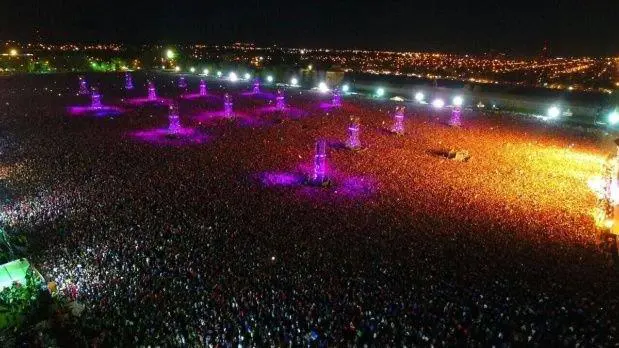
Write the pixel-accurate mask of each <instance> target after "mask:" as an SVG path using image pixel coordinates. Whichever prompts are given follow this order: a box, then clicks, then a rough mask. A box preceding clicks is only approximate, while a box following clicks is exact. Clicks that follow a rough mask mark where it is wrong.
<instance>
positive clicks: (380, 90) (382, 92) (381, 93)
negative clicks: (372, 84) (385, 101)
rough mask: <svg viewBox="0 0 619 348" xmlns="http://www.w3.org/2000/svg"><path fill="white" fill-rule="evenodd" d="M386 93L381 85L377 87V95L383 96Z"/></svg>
mask: <svg viewBox="0 0 619 348" xmlns="http://www.w3.org/2000/svg"><path fill="white" fill-rule="evenodd" d="M384 95H385V89H384V88H382V87H379V88H378V89H376V96H377V97H379V98H381V97H383V96H384Z"/></svg>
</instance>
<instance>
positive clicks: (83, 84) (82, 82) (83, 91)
mask: <svg viewBox="0 0 619 348" xmlns="http://www.w3.org/2000/svg"><path fill="white" fill-rule="evenodd" d="M79 81H80V90H79V94H80V95H88V94H90V90H89V89H88V82H86V78H84V77H83V76H80V77H79Z"/></svg>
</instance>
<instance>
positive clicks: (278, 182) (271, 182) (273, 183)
mask: <svg viewBox="0 0 619 348" xmlns="http://www.w3.org/2000/svg"><path fill="white" fill-rule="evenodd" d="M260 181H261V182H262V184H263V185H264V186H266V187H289V186H299V185H301V184H302V183H303V176H302V175H299V174H296V173H287V172H266V173H262V174H261V175H260Z"/></svg>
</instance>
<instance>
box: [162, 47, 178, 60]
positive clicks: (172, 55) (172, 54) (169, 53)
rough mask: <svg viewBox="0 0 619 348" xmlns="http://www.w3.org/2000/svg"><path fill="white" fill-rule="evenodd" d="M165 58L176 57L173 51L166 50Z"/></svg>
mask: <svg viewBox="0 0 619 348" xmlns="http://www.w3.org/2000/svg"><path fill="white" fill-rule="evenodd" d="M165 56H166V57H167V58H168V59H174V57H176V54H175V53H174V51H172V50H171V49H168V50H167V51H166V52H165Z"/></svg>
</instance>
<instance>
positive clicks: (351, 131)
mask: <svg viewBox="0 0 619 348" xmlns="http://www.w3.org/2000/svg"><path fill="white" fill-rule="evenodd" d="M360 126H361V124H360V122H359V118H358V117H354V116H353V117H351V118H350V125H349V126H348V139H347V140H346V147H347V148H349V149H351V150H358V149H359V148H361V141H360V140H359V128H360Z"/></svg>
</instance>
